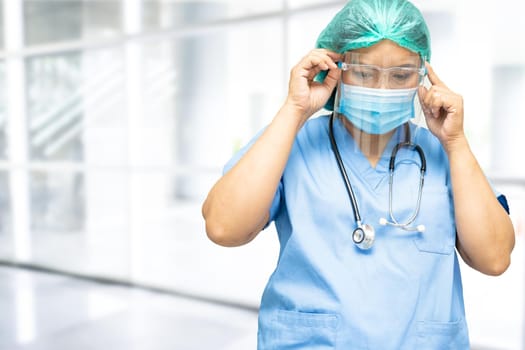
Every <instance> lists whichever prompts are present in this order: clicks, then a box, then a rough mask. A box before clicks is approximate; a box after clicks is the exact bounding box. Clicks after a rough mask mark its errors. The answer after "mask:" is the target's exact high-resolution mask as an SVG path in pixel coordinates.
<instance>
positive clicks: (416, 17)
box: [316, 0, 430, 110]
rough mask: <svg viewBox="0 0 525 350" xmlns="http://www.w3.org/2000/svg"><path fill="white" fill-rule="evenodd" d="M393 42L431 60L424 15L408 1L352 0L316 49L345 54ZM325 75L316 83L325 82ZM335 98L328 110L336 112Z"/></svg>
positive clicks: (318, 41) (328, 26)
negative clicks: (334, 108) (334, 106)
mask: <svg viewBox="0 0 525 350" xmlns="http://www.w3.org/2000/svg"><path fill="white" fill-rule="evenodd" d="M385 39H388V40H391V41H393V42H395V43H396V44H398V45H399V46H401V47H404V48H406V49H408V50H410V51H412V52H415V53H418V54H419V55H420V56H421V58H422V59H423V60H425V61H430V34H429V32H428V27H427V25H426V23H425V20H424V18H423V16H422V15H421V12H420V11H419V10H418V9H417V8H416V7H415V6H414V5H413V4H412V3H410V2H409V1H407V0H350V1H349V2H348V3H347V4H346V5H345V7H343V8H342V9H341V10H340V11H339V12H338V13H337V14H336V15H335V17H334V18H333V19H332V20H331V21H330V23H328V25H327V26H326V28H325V29H324V30H323V31H322V32H321V34H320V35H319V38H317V43H316V47H317V48H323V49H327V50H331V51H334V52H338V53H344V52H346V51H349V50H355V49H360V48H364V47H370V46H372V45H375V44H377V43H378V42H380V41H381V40H385ZM325 76H326V72H321V73H320V74H318V76H317V77H316V81H323V80H324V78H325ZM333 97H334V95H332V98H330V100H329V101H328V103H327V104H326V106H325V108H327V109H329V110H333V103H334V98H333Z"/></svg>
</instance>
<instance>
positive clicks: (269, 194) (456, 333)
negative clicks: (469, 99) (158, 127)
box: [202, 0, 514, 350]
mask: <svg viewBox="0 0 525 350" xmlns="http://www.w3.org/2000/svg"><path fill="white" fill-rule="evenodd" d="M317 47H318V48H317V49H314V50H312V51H310V52H309V53H308V54H307V55H306V56H305V57H304V58H303V59H302V60H301V61H300V62H299V63H298V64H297V65H296V66H295V67H294V68H293V69H292V71H291V75H290V82H289V91H288V97H287V99H286V101H285V103H284V104H283V106H282V107H281V109H280V110H279V111H278V112H277V114H276V116H275V117H274V119H273V121H272V122H271V123H270V124H269V125H268V126H267V127H266V128H265V129H264V130H263V131H262V132H261V133H260V134H258V135H257V136H256V137H255V138H254V139H253V140H252V141H251V142H250V143H249V144H248V145H247V146H246V147H245V148H244V149H242V150H241V151H240V152H239V153H238V154H237V155H236V156H234V158H233V159H232V160H231V161H230V162H229V163H228V164H227V166H226V168H225V174H224V175H223V177H222V178H221V179H219V181H218V182H217V183H216V184H215V185H214V187H213V188H212V189H211V191H210V193H209V195H208V197H207V199H206V201H205V202H204V204H203V208H202V211H203V216H204V218H205V220H206V231H207V233H208V236H209V238H210V239H211V240H212V241H214V242H215V243H217V244H220V245H223V246H239V245H243V244H246V243H248V242H250V241H251V240H253V239H254V238H255V237H256V236H257V234H258V233H259V232H260V231H261V230H262V229H264V228H265V227H266V226H267V225H268V224H269V223H270V222H272V221H274V222H275V226H276V228H277V231H278V234H279V241H280V245H281V248H280V252H279V260H278V263H277V267H276V269H275V271H274V273H273V274H272V276H271V277H270V279H269V281H268V284H267V286H266V288H265V291H264V294H263V296H262V301H261V307H260V312H259V332H258V349H345V350H346V349H382V350H385V349H468V348H469V340H468V330H467V324H466V320H465V311H464V304H463V292H462V284H461V276H460V269H459V264H458V259H457V255H456V250H457V252H458V253H459V255H460V256H461V257H462V258H463V260H464V261H465V262H466V263H467V264H468V265H469V266H471V267H472V268H474V269H476V270H478V271H480V272H482V273H484V274H488V275H500V274H502V273H503V272H504V271H505V270H506V269H507V267H508V266H509V264H510V254H511V251H512V249H513V246H514V231H513V227H512V224H511V221H510V219H509V216H508V213H507V211H508V207H507V205H506V201H505V198H504V196H502V195H499V194H498V193H496V192H495V191H494V190H493V189H492V188H491V186H490V184H489V182H488V181H487V179H486V177H485V176H484V174H483V172H482V170H481V168H480V166H479V164H478V162H477V161H476V158H475V156H474V155H473V154H472V151H471V149H470V147H469V144H468V141H467V139H466V137H465V133H464V129H463V99H462V97H461V96H460V95H458V94H457V93H455V92H453V91H452V90H450V89H449V88H448V87H447V86H446V85H445V84H444V83H443V82H442V81H441V80H440V79H439V77H438V75H437V74H436V73H435V72H434V70H433V69H432V67H431V66H430V65H429V64H428V61H429V59H430V37H429V33H428V29H427V26H426V24H425V22H424V19H423V17H422V15H421V13H420V12H419V11H418V10H417V9H416V8H415V7H414V6H413V5H412V4H411V3H410V2H408V1H405V0H352V1H350V2H348V3H347V5H346V6H345V7H344V8H343V9H342V10H341V11H340V12H339V13H338V14H337V15H336V16H335V17H334V18H333V20H332V21H331V22H330V23H329V24H328V26H327V27H326V28H325V29H324V31H323V32H322V33H321V35H320V36H319V38H318V41H317ZM424 75H426V76H427V77H428V80H429V82H430V84H429V85H428V86H427V87H424V86H423V85H422V84H421V83H422V80H423V76H424ZM416 95H417V96H418V97H416ZM334 97H335V98H334ZM414 99H415V100H416V101H419V103H420V105H421V108H422V111H423V114H424V121H425V122H426V125H427V127H428V129H427V128H423V127H420V126H419V122H418V121H417V114H418V113H417V111H416V110H415V109H414V104H413V103H412V102H413V101H414ZM323 106H325V107H326V108H327V109H331V108H334V109H335V113H332V115H327V116H322V117H318V118H311V119H310V117H311V116H312V115H313V114H314V113H315V112H317V111H318V110H320V109H321V108H322V107H323ZM397 145H401V147H400V148H399V149H398V150H397V154H395V158H392V157H391V156H392V155H394V153H396V152H395V149H396V146H397ZM391 159H393V160H392V161H391ZM392 166H393V167H394V169H393V171H392ZM392 174H393V175H392ZM422 177H423V178H424V181H420V179H421V178H422ZM347 182H348V183H347ZM352 194H353V196H352ZM354 207H356V208H357V209H355V208H354ZM359 228H361V229H362V230H361V231H359V230H358V232H357V234H356V229H359Z"/></svg>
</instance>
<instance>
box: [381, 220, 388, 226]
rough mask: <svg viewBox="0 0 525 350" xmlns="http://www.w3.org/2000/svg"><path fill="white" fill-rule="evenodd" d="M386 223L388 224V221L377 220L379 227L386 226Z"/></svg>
mask: <svg viewBox="0 0 525 350" xmlns="http://www.w3.org/2000/svg"><path fill="white" fill-rule="evenodd" d="M387 223H388V221H386V219H385V218H381V219H379V225H381V226H386V224H387Z"/></svg>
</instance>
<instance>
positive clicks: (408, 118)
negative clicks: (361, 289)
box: [330, 52, 426, 249]
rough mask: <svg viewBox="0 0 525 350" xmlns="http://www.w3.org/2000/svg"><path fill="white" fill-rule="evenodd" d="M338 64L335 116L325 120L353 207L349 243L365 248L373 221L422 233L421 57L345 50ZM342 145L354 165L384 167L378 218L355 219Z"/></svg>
mask: <svg viewBox="0 0 525 350" xmlns="http://www.w3.org/2000/svg"><path fill="white" fill-rule="evenodd" d="M339 66H340V68H341V81H340V83H339V85H338V88H337V93H336V99H335V104H334V110H335V112H336V115H337V116H338V118H335V120H334V119H330V136H331V139H330V141H331V143H332V148H333V149H334V154H335V155H336V159H337V161H338V166H339V169H340V170H341V174H342V176H343V178H344V179H345V186H346V188H347V192H348V193H349V196H350V198H351V202H352V208H353V210H354V217H355V220H356V228H355V229H354V231H353V233H352V239H353V240H354V243H355V244H356V245H357V246H358V247H360V248H361V249H369V248H370V247H371V246H372V244H373V242H374V239H375V238H374V237H375V229H374V226H375V227H377V225H378V224H379V225H382V226H390V227H394V228H396V229H399V230H402V231H406V232H411V233H414V232H419V233H421V232H423V231H425V226H424V224H423V223H420V222H418V213H419V208H420V204H421V196H422V189H423V179H424V174H425V171H426V161H425V155H424V150H423V149H422V147H420V146H419V145H418V144H417V133H418V130H420V128H421V127H424V126H425V124H424V120H425V118H424V116H423V112H422V109H421V106H420V104H419V98H418V97H417V93H418V88H419V86H420V85H422V83H423V79H424V77H425V73H426V72H425V68H424V64H423V60H422V59H421V58H420V57H419V56H418V55H417V54H413V55H402V56H392V57H384V56H377V55H373V54H363V53H355V52H347V53H346V54H345V55H344V60H343V62H340V63H339ZM335 123H338V124H339V125H338V126H337V127H336V126H335ZM338 133H339V135H338ZM348 133H350V134H351V136H352V137H349V136H348ZM336 140H337V143H339V145H338V144H337V143H336ZM343 148H344V152H345V153H347V152H355V153H356V154H355V158H354V159H353V160H354V162H356V163H357V164H360V163H361V162H370V163H371V164H372V165H373V166H374V167H375V166H377V165H378V164H381V165H380V166H381V167H385V168H387V169H388V173H389V180H388V196H384V197H382V198H383V200H384V203H383V206H384V208H385V212H384V213H383V216H382V217H380V218H379V220H378V218H369V217H364V218H361V216H360V213H359V210H358V204H357V200H356V198H355V195H354V194H353V191H352V190H351V184H350V181H349V180H348V176H347V175H346V170H345V168H344V164H343V162H342V157H341V154H340V152H339V150H343ZM365 157H366V158H365ZM357 166H358V167H360V165H357ZM396 176H397V178H396ZM400 179H414V181H399V180H400ZM417 179H419V180H417ZM416 181H417V182H416ZM394 198H397V202H396V200H395V199H394ZM400 199H401V200H400ZM375 220H378V221H376V222H375V223H374V221H375Z"/></svg>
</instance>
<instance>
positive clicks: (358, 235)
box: [352, 224, 376, 250]
mask: <svg viewBox="0 0 525 350" xmlns="http://www.w3.org/2000/svg"><path fill="white" fill-rule="evenodd" d="M375 236H376V234H375V230H374V228H373V227H372V226H371V225H368V224H364V225H359V226H358V227H357V228H356V229H355V230H354V232H352V240H353V241H354V243H355V244H356V245H357V246H358V247H359V248H360V249H363V250H366V249H370V248H372V245H373V244H374V240H375Z"/></svg>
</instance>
